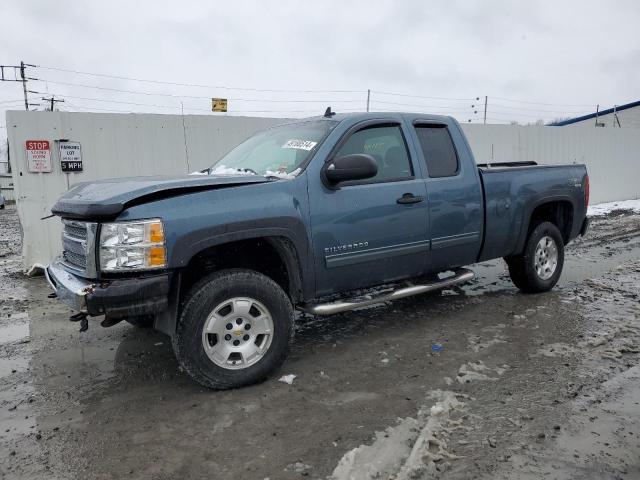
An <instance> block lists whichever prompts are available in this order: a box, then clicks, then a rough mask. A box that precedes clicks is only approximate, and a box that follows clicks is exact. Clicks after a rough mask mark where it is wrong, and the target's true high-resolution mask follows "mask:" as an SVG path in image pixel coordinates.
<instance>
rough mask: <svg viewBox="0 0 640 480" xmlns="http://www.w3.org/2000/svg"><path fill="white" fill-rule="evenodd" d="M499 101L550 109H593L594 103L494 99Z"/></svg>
mask: <svg viewBox="0 0 640 480" xmlns="http://www.w3.org/2000/svg"><path fill="white" fill-rule="evenodd" d="M491 98H497V99H498V100H505V101H507V102H516V103H528V104H531V105H546V106H548V107H593V104H592V103H543V102H530V101H527V100H516V99H513V98H505V97H494V96H492V97H491Z"/></svg>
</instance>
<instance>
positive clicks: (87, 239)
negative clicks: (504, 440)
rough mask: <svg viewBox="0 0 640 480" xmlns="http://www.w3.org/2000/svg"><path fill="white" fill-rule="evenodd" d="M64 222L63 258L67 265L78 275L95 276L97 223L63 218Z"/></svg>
mask: <svg viewBox="0 0 640 480" xmlns="http://www.w3.org/2000/svg"><path fill="white" fill-rule="evenodd" d="M62 224H63V229H62V258H63V260H64V263H65V265H66V266H67V267H68V268H69V269H70V270H72V271H74V273H76V274H78V275H81V276H85V277H94V276H95V275H96V266H95V263H96V262H95V258H94V256H95V250H94V248H95V246H94V244H95V232H96V224H95V223H89V222H78V221H75V220H62Z"/></svg>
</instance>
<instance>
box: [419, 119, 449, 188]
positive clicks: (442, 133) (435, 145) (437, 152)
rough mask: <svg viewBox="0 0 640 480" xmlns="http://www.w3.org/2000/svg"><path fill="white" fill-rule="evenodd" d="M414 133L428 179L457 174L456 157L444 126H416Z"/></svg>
mask: <svg viewBox="0 0 640 480" xmlns="http://www.w3.org/2000/svg"><path fill="white" fill-rule="evenodd" d="M416 133H417V135H418V140H419V141H420V147H421V148H422V153H423V155H424V159H425V161H426V162H427V170H428V172H429V177H431V178H440V177H452V176H454V175H457V174H458V168H459V166H458V155H457V154H456V149H455V147H454V146H453V141H452V140H451V135H449V130H447V127H445V126H444V125H425V126H422V125H417V126H416Z"/></svg>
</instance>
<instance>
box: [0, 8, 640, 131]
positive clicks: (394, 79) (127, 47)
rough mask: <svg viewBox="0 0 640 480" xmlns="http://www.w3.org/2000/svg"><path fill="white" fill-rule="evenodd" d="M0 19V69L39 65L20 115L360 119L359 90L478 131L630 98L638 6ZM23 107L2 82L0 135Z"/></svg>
mask: <svg viewBox="0 0 640 480" xmlns="http://www.w3.org/2000/svg"><path fill="white" fill-rule="evenodd" d="M0 18H1V19H2V22H1V24H2V27H1V28H0V64H18V63H19V62H20V60H23V61H25V62H26V63H31V64H36V65H39V66H40V67H41V68H29V69H28V71H27V73H28V75H29V76H31V77H35V78H38V79H41V80H48V81H47V82H45V81H33V82H29V89H30V90H34V91H37V92H41V94H30V97H31V99H32V101H33V102H39V103H43V102H42V100H41V97H43V96H44V95H42V94H46V96H49V95H50V94H52V93H53V94H56V96H58V95H60V97H59V98H64V99H65V103H63V104H59V106H60V107H61V109H63V110H77V111H87V110H96V111H110V110H114V111H125V112H128V111H148V112H158V113H178V112H180V108H181V102H182V104H183V105H184V109H185V113H187V114H209V113H208V111H209V110H210V107H211V102H210V100H209V99H210V98H211V97H226V98H229V111H230V114H245V115H264V116H307V115H315V114H320V113H322V112H323V111H324V109H325V108H326V106H328V105H332V106H333V109H334V110H335V111H346V110H364V109H365V107H366V97H367V93H366V91H367V89H371V109H372V110H400V111H402V110H405V111H424V112H431V113H447V114H451V115H453V116H455V117H456V118H458V120H460V121H468V120H472V121H474V122H478V121H482V103H483V101H484V96H485V95H487V96H488V97H489V101H488V114H487V117H488V119H489V122H491V123H506V122H509V121H510V120H517V121H520V122H533V121H535V120H536V119H538V118H542V119H545V120H550V119H554V118H558V117H570V116H577V115H579V114H580V113H590V112H592V111H594V109H595V105H596V104H600V106H601V108H607V107H610V106H613V105H614V104H618V105H620V104H624V103H628V102H631V101H634V100H638V99H640V88H639V86H640V33H639V26H640V2H638V1H637V0H628V1H602V0H600V1H585V0H581V1H557V0H555V1H528V2H516V1H468V0H465V1H462V0H460V1H451V0H449V1H439V2H433V1H432V2H429V1H425V0H422V1H421V0H416V1H395V2H392V1H375V0H368V1H348V0H341V1H322V2H321V1H314V2H312V1H282V0H278V1H243V0H234V1H229V2H227V1H215V2H213V1H181V2H175V1H166V2H165V1H148V2H142V1H130V0H129V1H115V0H108V1H101V2H100V1H91V2H80V1H76V2H72V1H63V0H56V1H50V0H3V1H2V2H1V3H0ZM44 67H49V68H44ZM52 68H55V69H66V70H76V71H81V72H90V73H98V74H108V75H113V76H119V77H130V78H139V79H147V80H156V81H165V82H175V83H183V84H186V83H189V84H199V85H206V86H208V87H206V88H205V87H187V86H180V85H168V84H160V83H150V82H139V81H133V80H126V79H117V78H108V77H100V76H93V75H83V74H79V73H71V72H64V71H59V70H54V69H52ZM70 84H75V85H70ZM79 85H85V86H79ZM89 86H93V87H101V88H102V89H99V88H89ZM219 87H229V89H225V88H219ZM234 88H243V89H259V90H269V89H271V90H286V91H284V92H265V91H253V90H235V89H234ZM109 89H111V90H109ZM114 90H128V91H131V92H141V93H147V94H154V95H142V94H141V93H130V92H121V91H114ZM296 90H298V91H296ZM299 90H324V92H322V91H318V92H299ZM327 90H333V91H335V90H340V91H343V92H327ZM382 92H386V93H382ZM390 93H393V94H395V95H390ZM155 94H162V95H155ZM63 95H66V97H63ZM403 95H406V96H403ZM191 97H194V98H191ZM427 97H438V98H427ZM476 97H480V98H481V101H480V102H478V101H476V100H475V98H476ZM21 99H22V87H21V84H20V83H9V82H5V83H0V109H2V112H1V114H2V115H1V118H0V125H4V110H6V109H7V108H9V107H10V108H12V109H14V108H15V109H23V108H24V105H23V102H22V101H21ZM12 100H17V101H16V102H13V103H10V101H12ZM526 102H529V103H526ZM133 104H140V105H133ZM152 105H155V106H152ZM471 105H475V107H472V106H471ZM33 108H38V109H42V108H43V106H40V107H33ZM475 111H477V113H474V112H475Z"/></svg>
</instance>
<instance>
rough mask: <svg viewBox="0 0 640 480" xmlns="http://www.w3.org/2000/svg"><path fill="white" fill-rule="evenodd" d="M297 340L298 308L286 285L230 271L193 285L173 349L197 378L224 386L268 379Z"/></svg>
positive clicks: (206, 383) (254, 274)
mask: <svg viewBox="0 0 640 480" xmlns="http://www.w3.org/2000/svg"><path fill="white" fill-rule="evenodd" d="M247 325H248V327H247ZM230 326H231V328H229V327H230ZM205 327H207V329H208V331H209V332H211V333H205V332H204V329H205ZM264 332H270V333H264ZM292 339H293V306H292V305H291V302H290V301H289V298H288V297H287V295H286V294H285V292H284V291H283V290H282V288H280V286H279V285H278V284H277V283H276V282H274V281H273V280H271V279H270V278H269V277H267V276H265V275H262V274H261V273H258V272H255V271H252V270H240V269H231V270H222V271H220V272H216V273H213V274H211V275H209V276H207V277H205V278H204V279H202V280H201V281H199V282H198V283H196V284H195V285H194V286H193V287H192V288H191V290H190V291H189V293H188V295H187V297H186V300H185V302H184V308H183V309H182V313H181V315H180V318H179V321H178V325H177V328H176V333H175V335H174V337H173V350H174V352H175V355H176V358H177V359H178V362H179V364H180V366H181V367H182V368H183V369H184V370H185V371H186V372H187V373H188V374H189V375H190V376H191V378H193V380H195V381H196V382H197V383H199V384H200V385H203V386H205V387H208V388H212V389H216V390H224V389H229V388H238V387H242V386H245V385H250V384H253V383H258V382H260V381H263V380H264V379H265V378H267V376H268V375H269V374H270V373H272V372H273V371H275V370H276V369H277V368H278V367H280V365H282V362H284V360H285V358H286V356H287V353H288V351H289V344H290V343H291V340H292Z"/></svg>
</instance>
